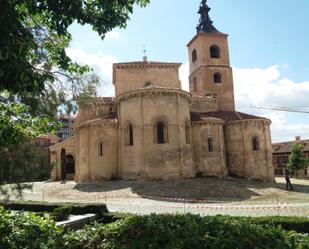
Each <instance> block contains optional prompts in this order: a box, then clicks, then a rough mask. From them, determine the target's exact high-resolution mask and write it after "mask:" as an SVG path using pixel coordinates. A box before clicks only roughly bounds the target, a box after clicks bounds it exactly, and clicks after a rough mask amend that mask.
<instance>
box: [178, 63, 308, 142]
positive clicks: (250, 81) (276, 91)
mask: <svg viewBox="0 0 309 249" xmlns="http://www.w3.org/2000/svg"><path fill="white" fill-rule="evenodd" d="M287 68H288V65H284V66H282V69H287ZM179 74H180V79H181V81H182V88H183V89H184V90H188V89H189V82H188V76H189V63H188V62H186V63H184V64H183V65H182V66H181V68H180V70H179ZM233 74H234V89H235V100H236V106H237V110H238V111H241V112H246V113H249V114H255V115H259V116H263V117H267V118H269V119H271V120H272V126H271V130H272V138H273V141H274V142H278V141H286V140H293V139H294V138H295V136H296V135H300V136H302V137H303V138H309V114H302V113H299V114H297V113H289V112H279V111H272V110H263V109H254V108H250V105H257V106H269V107H289V108H297V107H309V81H308V82H299V83H298V82H294V81H292V80H290V79H287V78H281V77H280V76H281V74H280V67H279V66H276V65H274V66H270V67H268V68H233ZM307 110H309V108H308V109H307Z"/></svg>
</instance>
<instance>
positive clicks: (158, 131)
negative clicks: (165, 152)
mask: <svg viewBox="0 0 309 249" xmlns="http://www.w3.org/2000/svg"><path fill="white" fill-rule="evenodd" d="M155 143H156V144H166V143H168V129H167V123H166V122H164V121H162V120H160V121H158V122H157V123H156V124H155Z"/></svg>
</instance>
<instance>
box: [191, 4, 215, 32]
mask: <svg viewBox="0 0 309 249" xmlns="http://www.w3.org/2000/svg"><path fill="white" fill-rule="evenodd" d="M210 10H211V9H210V8H209V7H208V6H207V1H206V0H202V2H201V5H200V9H199V11H198V13H199V14H200V23H199V24H198V25H197V27H196V31H197V33H199V32H206V33H220V32H219V31H218V30H217V29H216V28H215V27H214V26H213V24H212V23H213V22H212V21H211V19H210V17H209V11H210Z"/></svg>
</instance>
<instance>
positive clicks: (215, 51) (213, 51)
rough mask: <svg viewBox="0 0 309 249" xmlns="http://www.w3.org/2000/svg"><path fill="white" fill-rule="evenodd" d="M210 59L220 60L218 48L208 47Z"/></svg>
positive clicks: (215, 46) (214, 46)
mask: <svg viewBox="0 0 309 249" xmlns="http://www.w3.org/2000/svg"><path fill="white" fill-rule="evenodd" d="M210 58H213V59H219V58H220V48H219V47H218V46H217V45H212V46H211V47H210Z"/></svg>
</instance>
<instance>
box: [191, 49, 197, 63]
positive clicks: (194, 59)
mask: <svg viewBox="0 0 309 249" xmlns="http://www.w3.org/2000/svg"><path fill="white" fill-rule="evenodd" d="M196 60H197V53H196V50H195V49H194V50H193V51H192V62H193V63H194V62H195V61H196Z"/></svg>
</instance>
